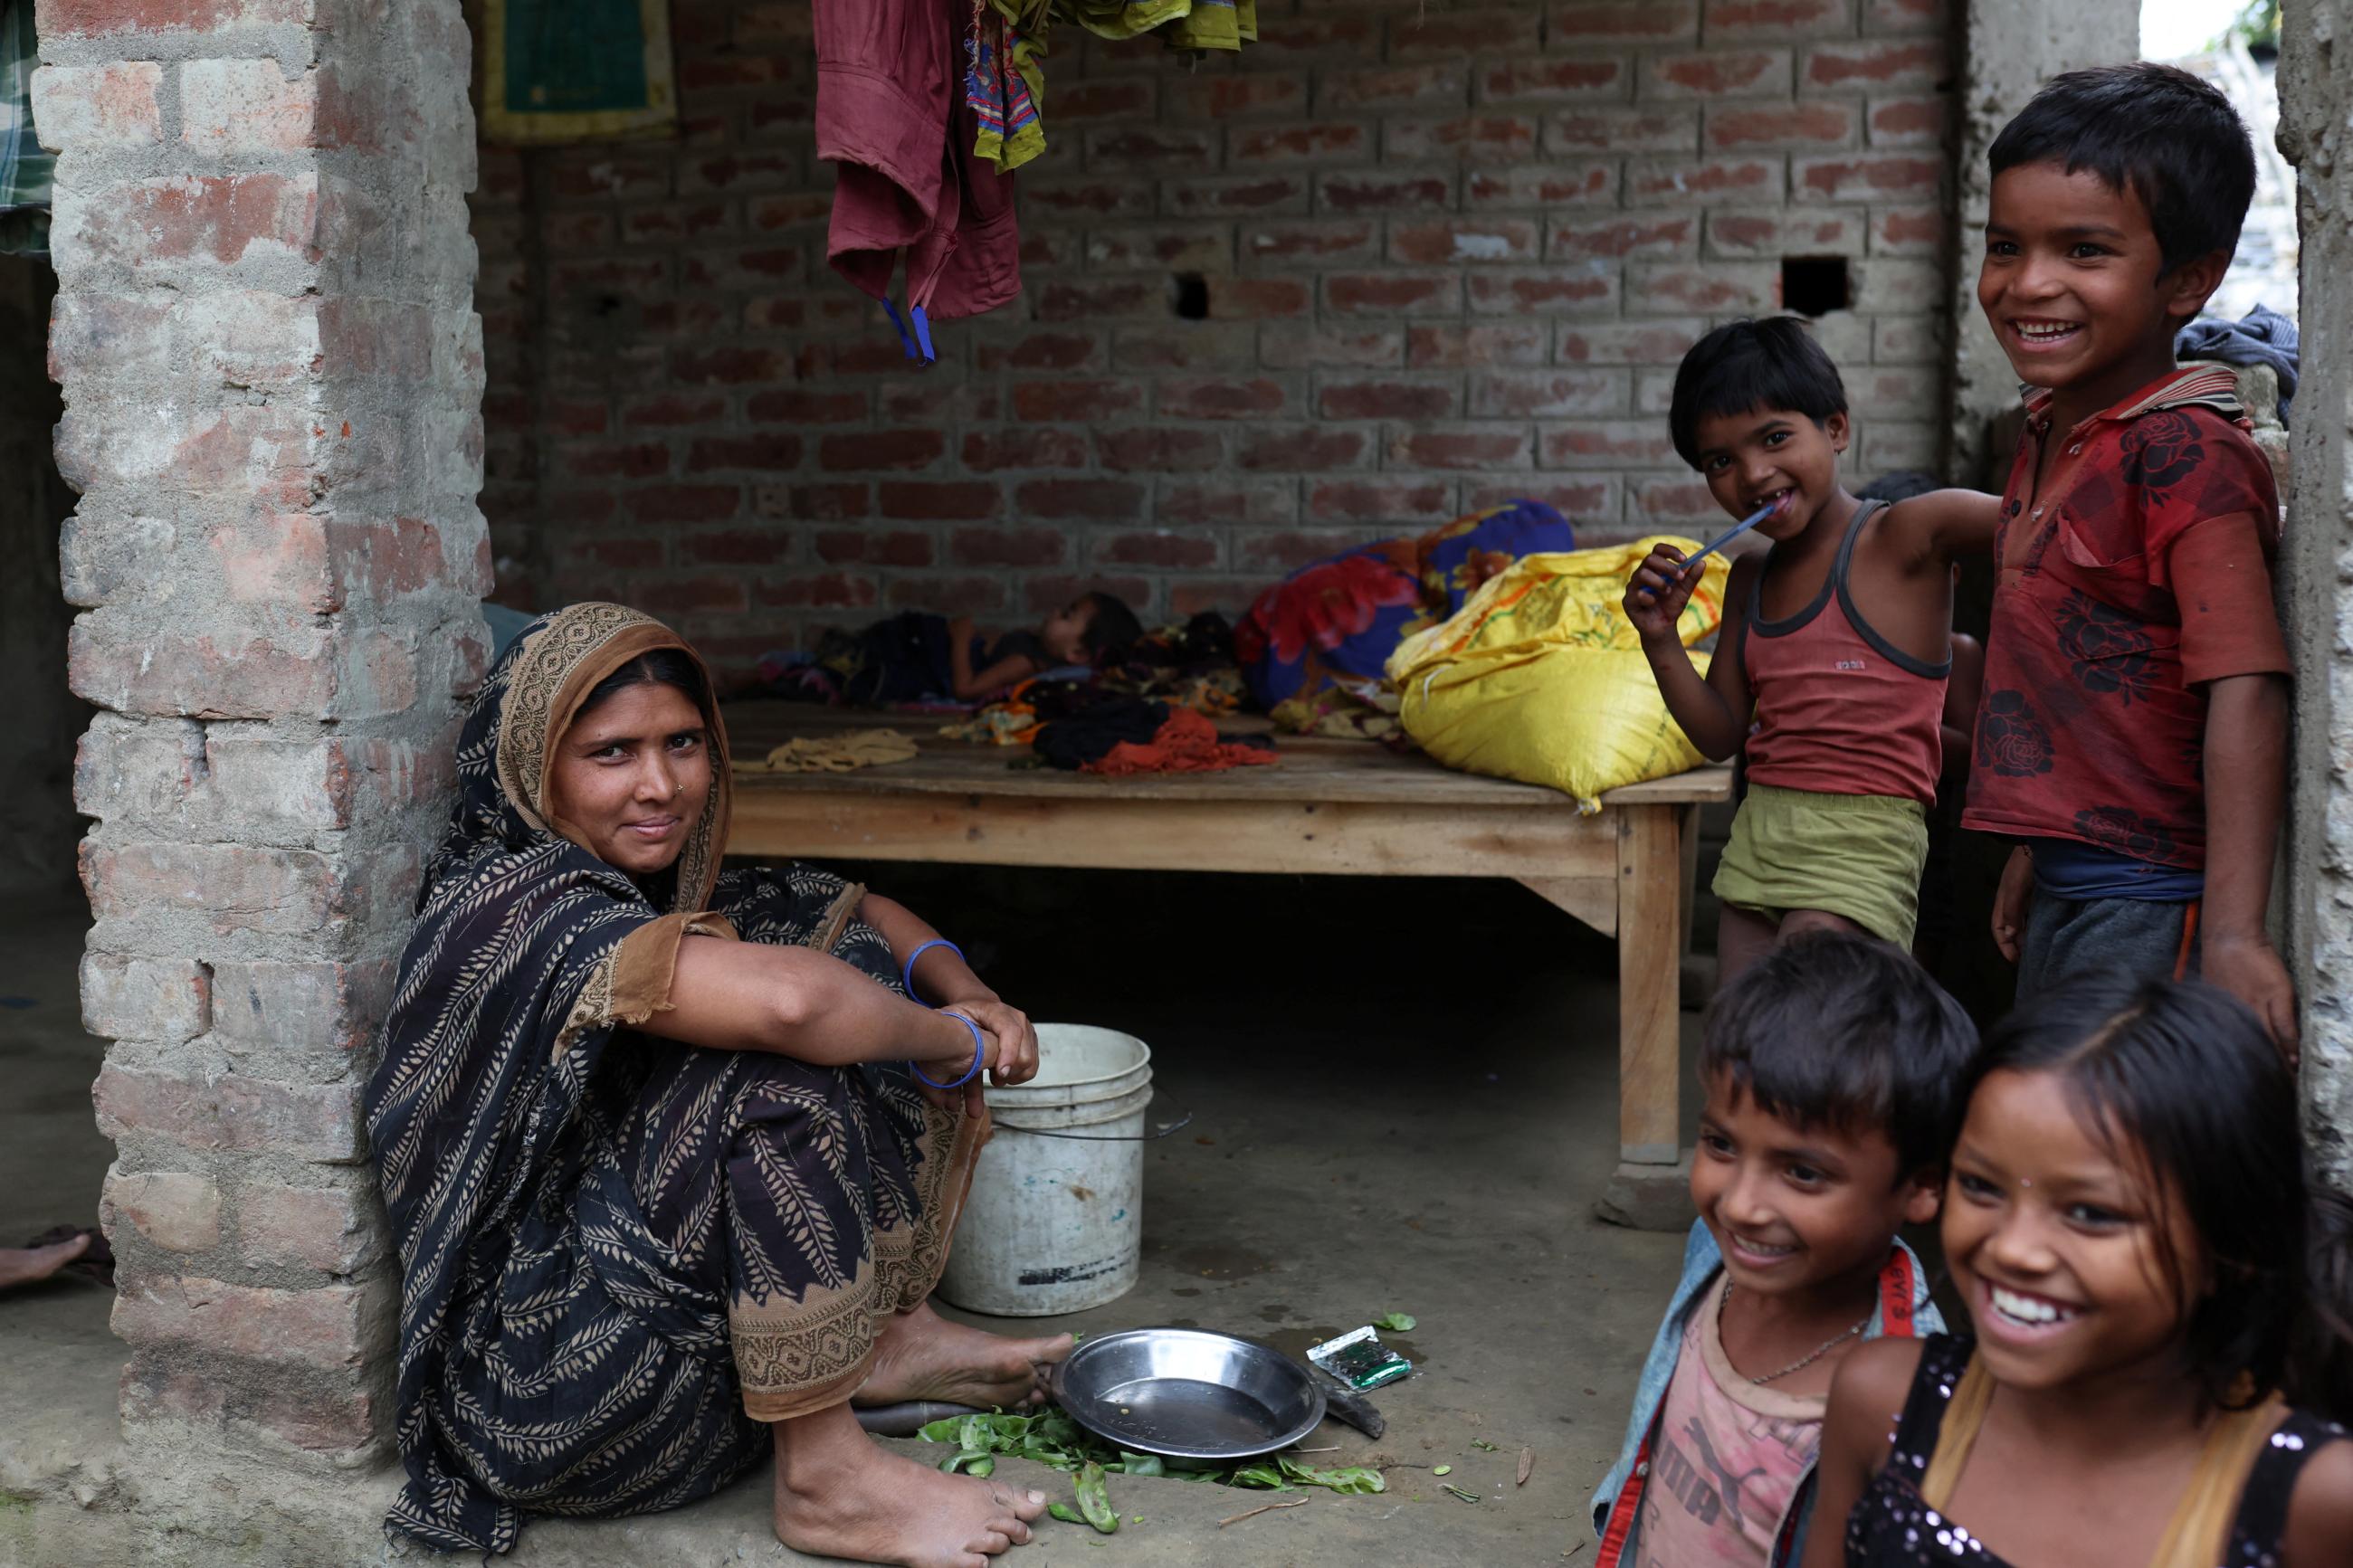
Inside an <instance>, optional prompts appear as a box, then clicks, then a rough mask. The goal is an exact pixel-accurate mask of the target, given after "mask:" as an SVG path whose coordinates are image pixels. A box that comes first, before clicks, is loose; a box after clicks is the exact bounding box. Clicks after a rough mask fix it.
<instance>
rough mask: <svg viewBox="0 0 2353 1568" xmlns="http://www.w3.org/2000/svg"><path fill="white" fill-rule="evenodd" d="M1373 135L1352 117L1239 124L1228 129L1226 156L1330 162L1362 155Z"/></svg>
mask: <svg viewBox="0 0 2353 1568" xmlns="http://www.w3.org/2000/svg"><path fill="white" fill-rule="evenodd" d="M1371 140H1372V138H1371V137H1370V135H1369V134H1368V133H1367V132H1366V129H1365V127H1364V126H1363V125H1361V124H1356V123H1354V122H1350V121H1341V122H1338V123H1331V124H1314V123H1307V124H1293V125H1237V126H1235V127H1234V128H1233V129H1231V130H1230V131H1229V132H1226V159H1227V162H1228V163H1230V164H1232V165H1234V166H1235V167H1237V168H1240V167H1247V166H1248V165H1250V164H1252V163H1336V162H1339V161H1342V160H1345V159H1351V158H1356V157H1361V156H1362V155H1363V154H1364V153H1365V152H1366V149H1367V148H1368V147H1369V146H1370V144H1371Z"/></svg>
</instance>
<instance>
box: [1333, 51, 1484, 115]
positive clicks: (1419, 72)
mask: <svg viewBox="0 0 2353 1568" xmlns="http://www.w3.org/2000/svg"><path fill="white" fill-rule="evenodd" d="M1316 93H1317V96H1316V100H1315V106H1316V108H1317V109H1318V110H1320V111H1321V112H1323V113H1325V114H1331V113H1335V112H1346V111H1348V110H1362V109H1420V108H1428V107H1432V106H1442V105H1450V104H1463V103H1467V102H1468V101H1469V100H1470V97H1471V71H1470V68H1469V67H1468V66H1466V65H1464V64H1463V63H1462V62H1461V61H1459V60H1455V61H1445V62H1441V63H1440V64H1436V65H1426V66H1390V67H1388V68H1385V69H1373V70H1335V71H1325V72H1324V73H1323V75H1322V76H1321V77H1320V78H1319V79H1318V80H1317V83H1316Z"/></svg>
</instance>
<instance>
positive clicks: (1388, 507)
mask: <svg viewBox="0 0 2353 1568" xmlns="http://www.w3.org/2000/svg"><path fill="white" fill-rule="evenodd" d="M1307 515H1308V517H1309V518H1310V519H1311V520H1313V521H1316V522H1326V521H1339V522H1368V523H1394V524H1398V525H1404V526H1412V525H1421V526H1428V525H1430V524H1434V523H1442V522H1448V521H1452V520H1453V518H1454V516H1455V508H1454V486H1453V485H1452V484H1451V482H1449V481H1446V480H1437V479H1323V480H1319V481H1317V482H1316V483H1315V484H1314V485H1311V486H1309V487H1308V490H1307Z"/></svg>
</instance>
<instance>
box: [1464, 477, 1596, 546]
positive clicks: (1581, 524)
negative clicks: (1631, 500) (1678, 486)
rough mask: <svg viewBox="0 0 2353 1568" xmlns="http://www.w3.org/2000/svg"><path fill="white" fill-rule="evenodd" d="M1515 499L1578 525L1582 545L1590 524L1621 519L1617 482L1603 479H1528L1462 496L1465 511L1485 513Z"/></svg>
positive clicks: (1475, 489) (1484, 487) (1474, 489)
mask: <svg viewBox="0 0 2353 1568" xmlns="http://www.w3.org/2000/svg"><path fill="white" fill-rule="evenodd" d="M1515 500H1532V501H1536V502H1539V503H1541V504H1543V505H1545V506H1548V507H1550V508H1552V509H1553V510H1555V511H1556V512H1558V513H1560V514H1561V516H1563V517H1565V518H1567V519H1568V520H1569V521H1571V522H1574V523H1576V524H1577V534H1578V536H1579V542H1585V540H1584V535H1585V534H1586V531H1587V528H1588V523H1599V524H1605V525H1606V524H1607V523H1609V522H1613V521H1616V520H1617V516H1618V487H1617V483H1616V481H1615V480H1613V479H1590V480H1587V481H1584V482H1581V483H1571V484H1544V483H1537V484H1530V483H1529V482H1527V481H1526V480H1525V479H1515V480H1513V481H1511V482H1509V483H1506V484H1500V485H1473V486H1472V487H1471V488H1470V489H1467V490H1465V491H1464V492H1463V494H1462V510H1464V511H1466V512H1472V511H1484V510H1487V509H1488V508H1490V507H1498V506H1508V505H1509V504H1510V503H1512V502H1513V501H1515Z"/></svg>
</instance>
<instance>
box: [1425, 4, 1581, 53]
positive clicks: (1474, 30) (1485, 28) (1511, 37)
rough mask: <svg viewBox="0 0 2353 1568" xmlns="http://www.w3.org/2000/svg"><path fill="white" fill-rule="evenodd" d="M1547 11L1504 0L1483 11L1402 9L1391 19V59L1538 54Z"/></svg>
mask: <svg viewBox="0 0 2353 1568" xmlns="http://www.w3.org/2000/svg"><path fill="white" fill-rule="evenodd" d="M1543 26H1544V13H1543V12H1542V11H1540V10H1538V9H1536V8H1535V6H1533V5H1499V6H1496V7H1493V9H1490V10H1483V11H1451V10H1450V11H1446V12H1443V13H1441V14H1440V15H1439V16H1430V15H1428V14H1427V13H1426V12H1424V11H1415V12H1413V13H1411V14H1410V15H1409V14H1406V13H1402V12H1400V13H1398V15H1396V16H1392V17H1390V18H1389V58H1391V59H1395V60H1405V59H1423V58H1430V57H1433V56H1445V55H1488V54H1514V55H1532V54H1534V53H1535V52H1536V49H1537V47H1539V45H1540V43H1541V41H1542V29H1543Z"/></svg>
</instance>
